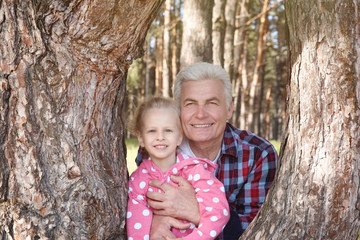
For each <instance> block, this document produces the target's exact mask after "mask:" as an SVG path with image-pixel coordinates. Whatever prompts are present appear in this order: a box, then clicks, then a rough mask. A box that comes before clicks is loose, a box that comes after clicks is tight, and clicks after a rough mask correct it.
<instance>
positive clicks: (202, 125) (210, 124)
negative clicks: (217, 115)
mask: <svg viewBox="0 0 360 240" xmlns="http://www.w3.org/2000/svg"><path fill="white" fill-rule="evenodd" d="M212 125H214V123H208V124H191V126H193V127H195V128H205V127H211V126H212Z"/></svg>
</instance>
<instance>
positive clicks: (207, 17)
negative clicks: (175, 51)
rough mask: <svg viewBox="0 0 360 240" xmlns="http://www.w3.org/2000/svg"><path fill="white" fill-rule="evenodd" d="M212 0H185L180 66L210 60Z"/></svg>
mask: <svg viewBox="0 0 360 240" xmlns="http://www.w3.org/2000/svg"><path fill="white" fill-rule="evenodd" d="M213 6H214V0H197V1H194V0H185V1H184V16H183V19H184V21H183V37H182V47H181V56H180V66H181V67H180V68H183V67H185V66H187V65H189V64H192V63H195V62H200V61H202V62H212V42H211V41H212V40H211V39H212V37H211V31H212V10H213Z"/></svg>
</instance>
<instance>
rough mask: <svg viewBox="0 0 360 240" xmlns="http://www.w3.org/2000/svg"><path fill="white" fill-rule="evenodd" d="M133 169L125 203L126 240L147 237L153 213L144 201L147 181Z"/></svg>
mask: <svg viewBox="0 0 360 240" xmlns="http://www.w3.org/2000/svg"><path fill="white" fill-rule="evenodd" d="M138 172H139V171H135V172H134V173H133V174H132V175H131V177H130V181H129V199H128V205H127V214H126V218H127V225H126V227H127V236H128V240H137V239H149V234H150V227H151V221H152V216H153V213H152V211H151V210H150V208H149V207H148V205H147V202H146V195H145V194H146V190H147V181H146V180H145V179H144V178H141V177H140V175H139V174H137V173H138Z"/></svg>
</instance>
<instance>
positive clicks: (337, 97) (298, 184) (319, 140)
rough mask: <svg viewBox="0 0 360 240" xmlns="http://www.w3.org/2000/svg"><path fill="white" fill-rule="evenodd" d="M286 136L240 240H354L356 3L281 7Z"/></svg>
mask: <svg viewBox="0 0 360 240" xmlns="http://www.w3.org/2000/svg"><path fill="white" fill-rule="evenodd" d="M285 9H286V15H287V21H288V25H289V33H290V53H291V59H290V60H291V78H290V81H289V86H288V88H289V94H290V95H289V99H288V120H287V130H286V135H285V136H284V139H283V141H282V150H281V156H280V160H279V166H278V171H277V175H276V180H275V184H274V186H273V187H272V188H271V190H270V192H269V194H268V196H267V200H266V201H265V203H264V205H263V207H262V209H261V211H260V212H259V214H258V215H257V217H256V218H255V220H254V221H253V222H252V224H251V225H250V226H249V228H248V229H247V230H246V232H245V233H244V234H243V236H242V237H241V238H240V239H290V240H291V239H349V240H356V239H359V237H360V236H359V229H360V218H359V214H360V186H359V182H360V178H359V173H360V170H359V169H360V127H359V123H360V105H359V104H360V52H359V49H360V40H359V35H360V23H359V19H360V15H359V14H360V2H359V1H350V0H343V1H325V2H323V1H322V2H321V1H320V2H316V3H315V4H314V2H311V1H302V2H301V4H300V3H299V1H295V0H287V1H286V2H285Z"/></svg>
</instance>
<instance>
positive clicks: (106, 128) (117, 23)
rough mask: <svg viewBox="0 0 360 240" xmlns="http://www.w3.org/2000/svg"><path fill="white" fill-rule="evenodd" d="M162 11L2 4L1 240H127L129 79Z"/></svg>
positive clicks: (94, 4) (134, 6)
mask: <svg viewBox="0 0 360 240" xmlns="http://www.w3.org/2000/svg"><path fill="white" fill-rule="evenodd" d="M162 3H163V1H162V0H148V1H130V2H126V1H125V2H124V1H121V3H119V1H111V0H108V1H60V0H54V1H36V0H35V1H28V0H23V1H10V0H2V1H0V53H1V54H0V56H1V57H0V106H1V108H0V136H1V140H0V204H1V208H0V234H1V237H2V239H126V234H125V233H126V231H125V228H124V227H125V212H126V201H127V170H126V162H125V146H124V122H123V120H122V119H121V115H120V113H121V108H122V104H123V100H124V97H125V94H124V93H125V83H126V81H125V80H126V75H127V69H128V67H129V65H130V63H131V62H132V59H134V58H136V57H138V56H140V55H141V54H142V49H141V47H142V45H143V42H144V39H145V36H146V32H147V29H148V27H149V26H150V24H151V22H152V20H153V18H154V17H155V15H156V13H157V11H158V9H159V6H160V5H161V4H162Z"/></svg>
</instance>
